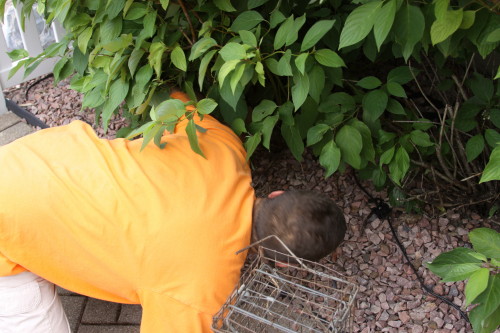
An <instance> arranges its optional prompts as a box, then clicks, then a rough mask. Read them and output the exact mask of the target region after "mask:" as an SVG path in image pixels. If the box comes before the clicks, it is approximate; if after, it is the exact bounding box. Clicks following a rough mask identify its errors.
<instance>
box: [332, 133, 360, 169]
mask: <svg viewBox="0 0 500 333" xmlns="http://www.w3.org/2000/svg"><path fill="white" fill-rule="evenodd" d="M335 142H336V143H337V145H338V146H339V147H340V151H341V152H342V159H343V160H344V161H345V162H346V163H348V164H350V165H351V166H352V167H354V168H355V169H359V168H360V167H361V156H360V154H361V150H362V149H363V137H362V136H361V133H359V131H358V130H357V129H356V128H354V127H352V126H349V125H344V126H342V127H341V128H340V130H339V131H338V132H337V135H336V136H335Z"/></svg>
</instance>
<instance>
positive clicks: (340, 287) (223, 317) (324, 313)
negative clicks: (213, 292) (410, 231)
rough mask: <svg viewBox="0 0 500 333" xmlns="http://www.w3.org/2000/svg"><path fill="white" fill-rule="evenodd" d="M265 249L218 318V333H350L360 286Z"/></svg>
mask: <svg viewBox="0 0 500 333" xmlns="http://www.w3.org/2000/svg"><path fill="white" fill-rule="evenodd" d="M270 237H274V238H275V239H276V240H277V241H279V242H280V243H281V244H282V246H283V247H284V248H285V249H286V251H287V252H289V253H288V254H287V253H282V252H278V251H275V250H272V249H269V248H266V247H264V246H262V245H261V244H262V242H264V241H265V240H266V239H267V238H265V239H263V240H261V241H259V242H257V243H254V244H252V245H250V246H249V247H247V248H245V249H242V250H240V251H239V252H242V251H245V250H247V249H249V248H251V247H255V248H257V253H258V254H257V255H253V258H252V255H249V256H248V258H247V262H246V263H245V266H244V268H243V270H242V271H243V274H242V276H241V278H240V280H239V283H238V285H237V287H236V288H235V290H234V291H233V293H232V294H231V296H230V297H229V298H228V300H227V301H226V303H225V304H224V305H223V307H222V308H221V309H220V310H219V312H218V313H217V314H216V315H215V316H214V318H213V325H212V329H213V330H214V332H339V333H340V332H342V333H343V332H350V331H351V321H352V312H353V306H354V299H355V297H356V294H357V292H358V286H357V285H356V284H355V283H352V282H349V281H347V280H346V278H345V277H344V276H342V275H341V274H340V273H337V272H335V271H334V270H332V269H331V268H328V267H326V266H325V265H321V264H319V263H316V262H312V261H308V260H304V259H301V258H298V257H297V256H295V255H294V254H293V253H292V252H291V251H290V250H289V249H288V248H287V247H286V246H285V244H283V242H282V241H281V240H279V239H278V238H277V237H276V236H270Z"/></svg>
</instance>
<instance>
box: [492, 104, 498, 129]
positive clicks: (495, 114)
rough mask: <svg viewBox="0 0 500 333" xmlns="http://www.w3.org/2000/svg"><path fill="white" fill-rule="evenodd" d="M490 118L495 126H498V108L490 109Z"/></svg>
mask: <svg viewBox="0 0 500 333" xmlns="http://www.w3.org/2000/svg"><path fill="white" fill-rule="evenodd" d="M490 120H491V122H492V123H493V125H495V126H496V127H497V128H500V109H491V110H490Z"/></svg>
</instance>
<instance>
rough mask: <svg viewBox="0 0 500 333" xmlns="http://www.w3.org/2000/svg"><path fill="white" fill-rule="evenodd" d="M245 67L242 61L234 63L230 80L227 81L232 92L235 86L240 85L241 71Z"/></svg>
mask: <svg viewBox="0 0 500 333" xmlns="http://www.w3.org/2000/svg"><path fill="white" fill-rule="evenodd" d="M245 67H246V64H245V63H243V62H240V63H238V64H237V65H236V68H235V70H234V72H233V74H231V80H230V81H229V85H230V86H231V91H232V92H233V94H234V92H235V91H236V88H237V87H238V85H240V86H241V85H242V80H241V78H242V76H243V73H244V72H245Z"/></svg>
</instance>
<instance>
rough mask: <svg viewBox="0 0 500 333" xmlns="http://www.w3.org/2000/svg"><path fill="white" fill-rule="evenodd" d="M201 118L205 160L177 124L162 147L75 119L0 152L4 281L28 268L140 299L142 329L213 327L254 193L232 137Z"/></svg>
mask: <svg viewBox="0 0 500 333" xmlns="http://www.w3.org/2000/svg"><path fill="white" fill-rule="evenodd" d="M176 97H177V98H178V97H179V96H176ZM181 97H183V96H181ZM197 123H198V124H199V125H200V126H202V127H204V128H206V129H208V131H207V132H205V133H203V134H201V133H198V136H199V143H200V147H201V149H202V150H203V152H204V154H205V156H206V159H204V158H203V157H201V156H199V155H197V154H195V153H194V152H193V151H192V150H191V148H190V146H189V141H188V138H187V135H186V133H185V131H184V129H185V126H186V122H185V121H184V122H183V123H181V124H179V125H178V126H177V128H176V130H175V133H174V134H166V135H165V136H164V140H165V141H166V142H167V145H166V147H165V148H164V149H163V150H162V149H160V148H158V147H157V146H155V145H154V144H153V143H151V144H150V145H148V146H147V147H146V148H145V149H144V150H143V151H142V152H140V151H139V150H140V146H141V144H142V140H141V139H138V140H134V141H129V140H125V139H115V140H103V139H99V138H98V137H97V136H96V135H95V133H94V131H93V130H92V128H91V127H90V126H89V125H87V124H85V123H83V122H80V121H76V122H73V123H71V124H70V125H67V126H61V127H55V128H50V129H46V130H41V131H39V132H36V133H34V134H31V135H28V136H26V137H24V138H21V139H19V140H17V141H15V142H13V143H11V144H9V145H6V146H3V147H0V276H6V275H11V274H15V273H19V272H21V271H23V270H25V269H26V270H29V271H32V272H33V273H35V274H38V275H40V276H42V277H44V278H46V279H47V280H49V281H52V282H54V283H55V284H57V285H60V286H61V287H63V288H66V289H69V290H72V291H74V292H77V293H80V294H84V295H88V296H91V297H95V298H100V299H103V300H107V301H113V302H122V303H140V304H142V306H143V318H142V324H141V331H142V332H151V333H160V332H193V333H194V332H208V331H210V325H211V320H212V316H213V314H215V313H216V312H217V311H218V310H219V308H220V307H221V306H222V304H223V303H224V302H225V300H226V298H227V297H228V296H229V294H230V293H231V291H232V289H233V288H234V286H235V284H236V282H237V280H238V278H239V272H240V268H241V266H242V264H243V261H244V259H245V256H244V255H235V252H236V251H237V250H239V249H241V248H243V247H245V246H247V245H248V244H249V241H250V232H251V219H252V207H253V203H254V200H255V196H254V191H253V189H252V187H251V176H250V170H249V167H248V165H247V163H246V162H245V151H244V149H243V147H242V145H241V142H240V140H239V139H238V137H237V136H236V135H235V134H234V133H233V132H232V131H231V130H230V129H229V128H227V127H226V126H223V125H221V124H220V123H219V122H218V121H216V120H215V119H214V118H212V117H210V116H205V118H204V119H203V121H200V120H199V119H198V120H197Z"/></svg>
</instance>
